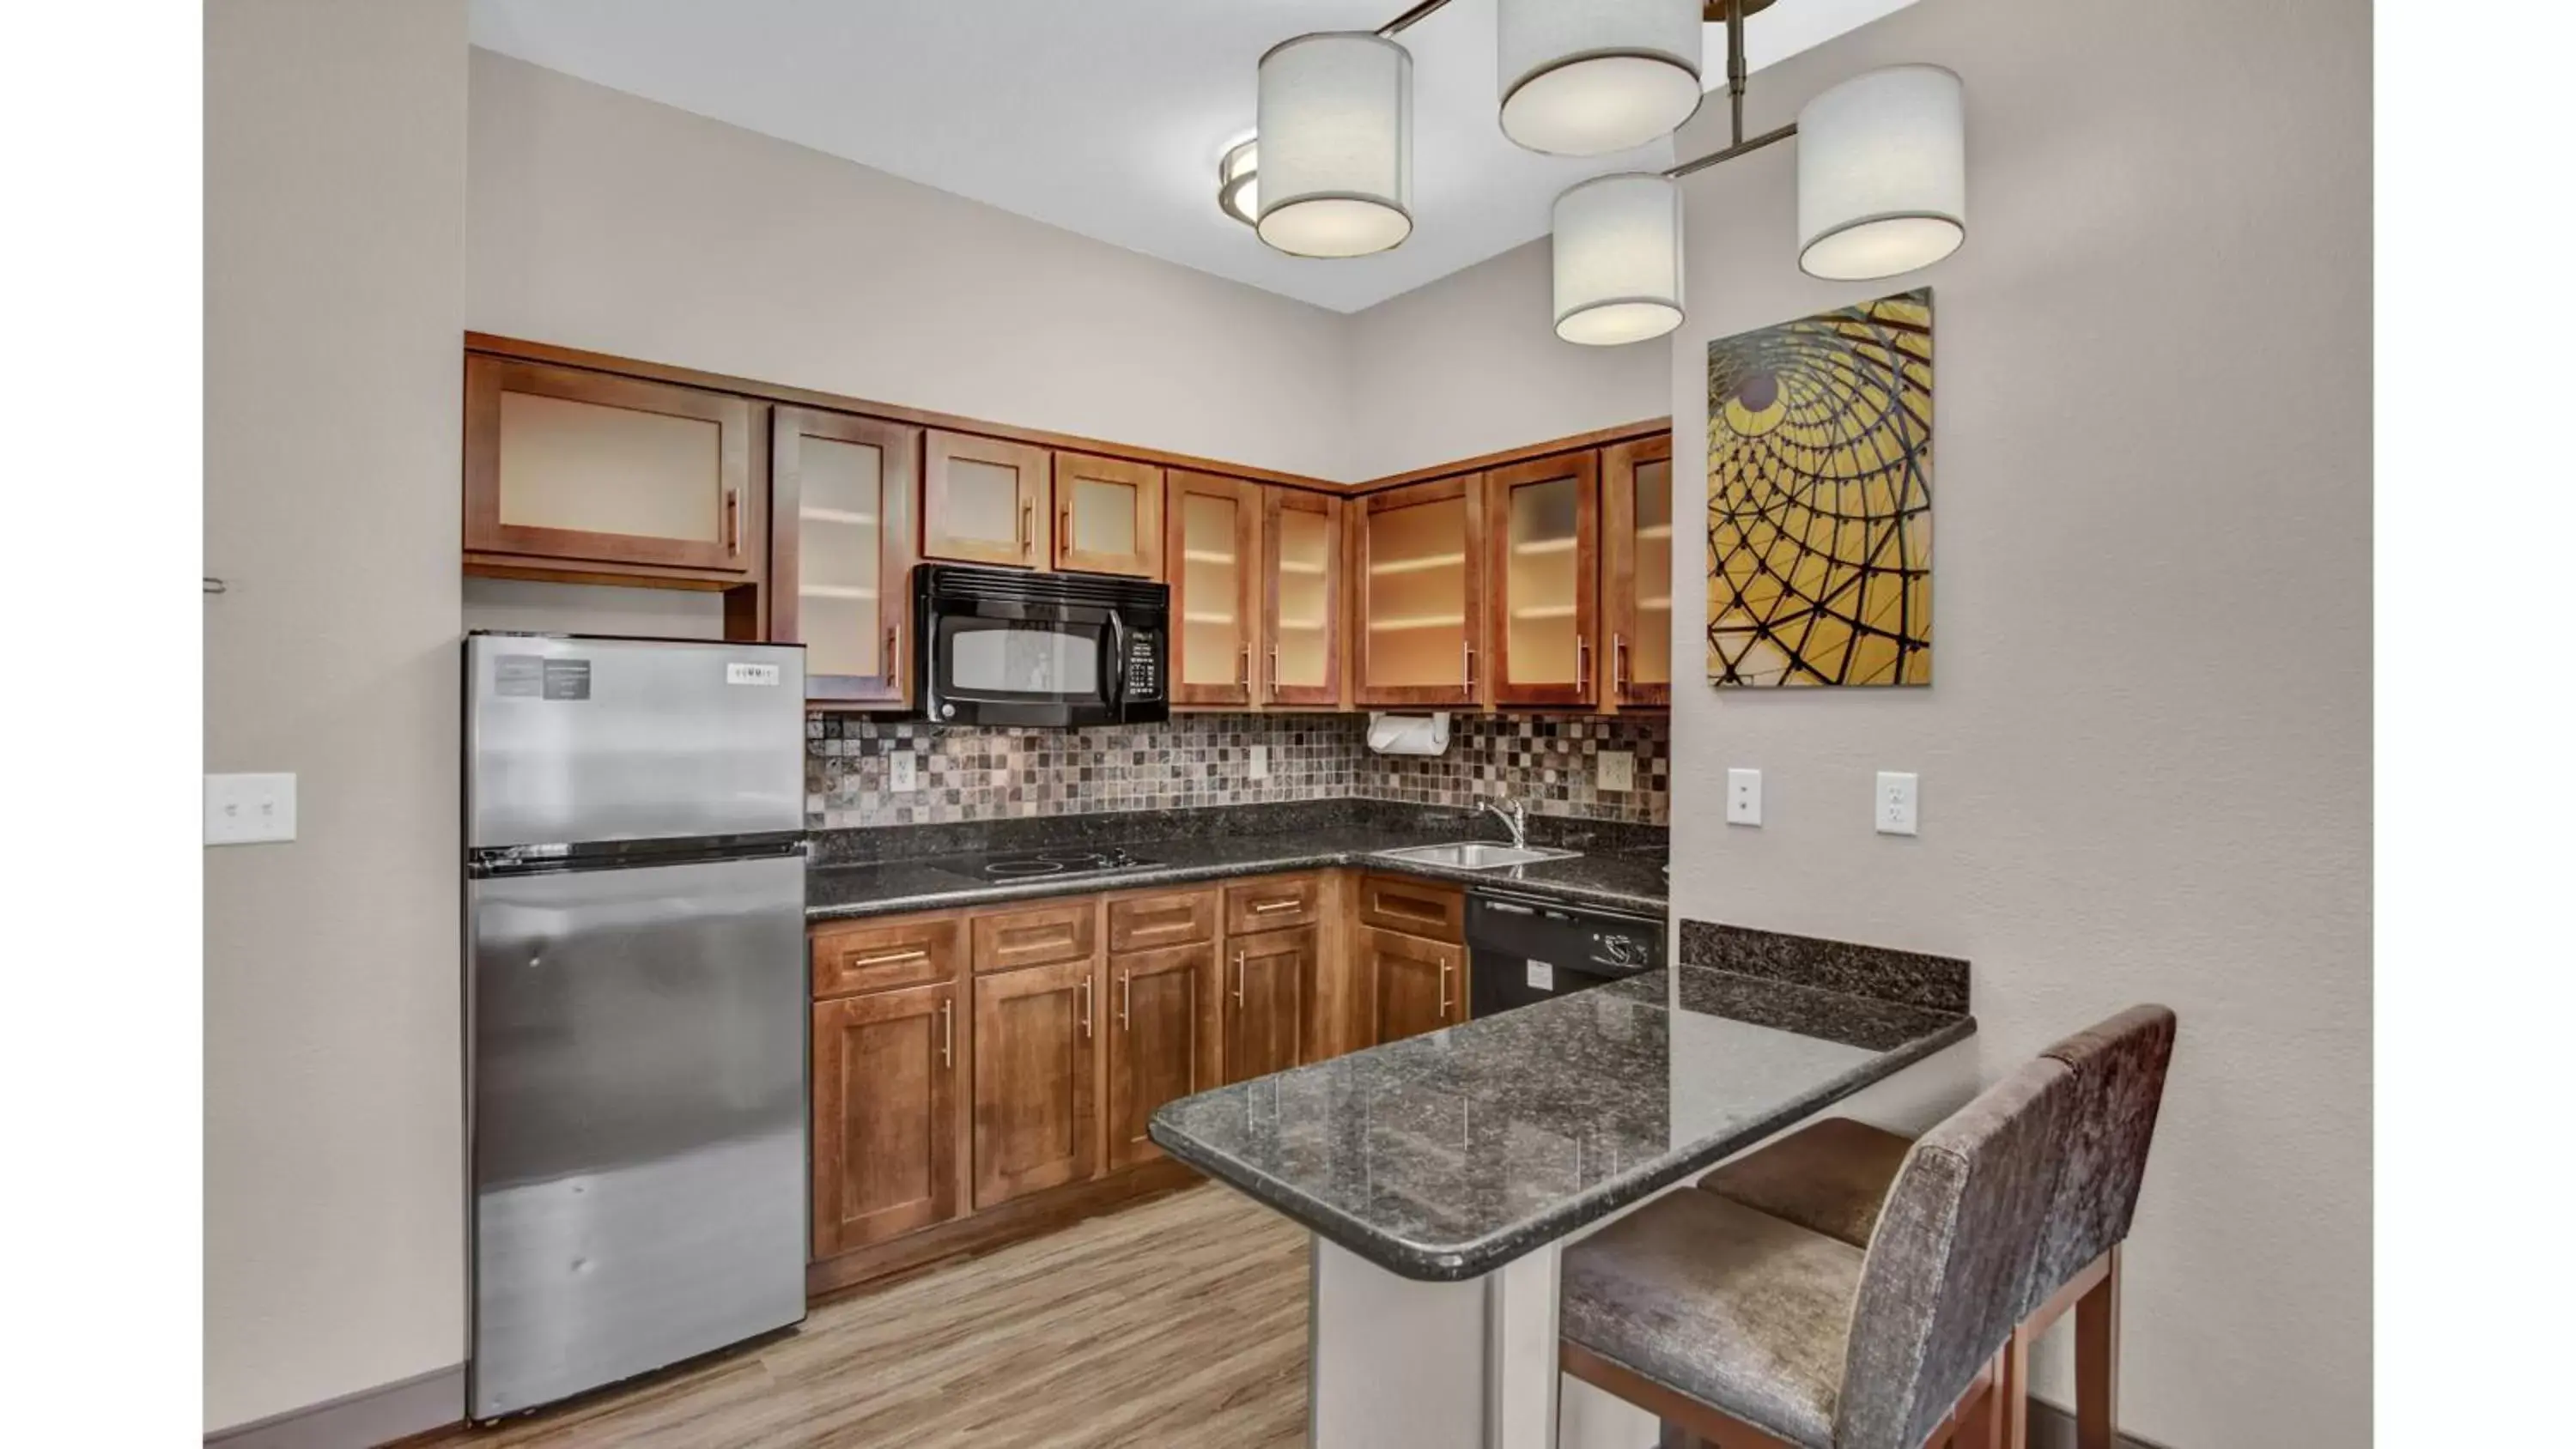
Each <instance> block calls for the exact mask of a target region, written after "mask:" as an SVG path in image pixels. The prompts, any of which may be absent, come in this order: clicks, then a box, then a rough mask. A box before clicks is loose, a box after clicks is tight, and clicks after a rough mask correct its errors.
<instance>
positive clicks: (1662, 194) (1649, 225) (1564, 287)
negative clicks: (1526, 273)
mask: <svg viewBox="0 0 2576 1449" xmlns="http://www.w3.org/2000/svg"><path fill="white" fill-rule="evenodd" d="M1555 230H1556V239H1555V252H1556V335H1557V336H1559V337H1562V338H1564V339H1565V340H1566V341H1568V342H1580V343H1584V344H1586V345H1588V346H1594V347H1606V346H1613V345H1616V344H1618V343H1622V342H1643V341H1645V340H1646V339H1647V338H1649V337H1661V336H1663V335H1664V334H1665V333H1667V332H1670V331H1672V330H1673V329H1674V328H1676V327H1679V326H1680V325H1682V188H1681V183H1679V182H1677V181H1675V180H1673V179H1672V178H1671V177H1669V176H1658V175H1655V174H1653V173H1651V172H1623V173H1621V174H1618V175H1615V176H1596V177H1594V178H1593V179H1592V180H1590V181H1586V182H1584V183H1582V184H1581V185H1579V186H1574V187H1570V188H1568V189H1567V190H1566V192H1565V193H1564V194H1563V195H1561V196H1559V197H1557V199H1556V228H1555Z"/></svg>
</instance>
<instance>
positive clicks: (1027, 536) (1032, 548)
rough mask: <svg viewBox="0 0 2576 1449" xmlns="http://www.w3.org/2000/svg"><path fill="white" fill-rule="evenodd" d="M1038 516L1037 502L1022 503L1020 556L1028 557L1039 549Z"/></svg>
mask: <svg viewBox="0 0 2576 1449" xmlns="http://www.w3.org/2000/svg"><path fill="white" fill-rule="evenodd" d="M1037 516H1038V506H1037V505H1036V504H1034V503H1025V502H1024V503H1022V504H1021V505H1020V557H1022V558H1027V557H1028V556H1029V555H1030V554H1032V553H1034V552H1036V551H1037V537H1038V526H1037Z"/></svg>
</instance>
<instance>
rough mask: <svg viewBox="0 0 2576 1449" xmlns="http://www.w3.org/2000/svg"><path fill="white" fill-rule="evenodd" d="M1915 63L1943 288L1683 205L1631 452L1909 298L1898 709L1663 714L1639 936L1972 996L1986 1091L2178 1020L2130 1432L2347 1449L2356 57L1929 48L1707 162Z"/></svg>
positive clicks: (2353, 1119) (2271, 18) (2364, 801)
mask: <svg viewBox="0 0 2576 1449" xmlns="http://www.w3.org/2000/svg"><path fill="white" fill-rule="evenodd" d="M1908 60H1912V61H1930V62H1934V63H1937V64H1941V65H1946V66H1948V67H1950V68H1951V69H1953V70H1956V71H1957V72H1958V73H1959V74H1960V76H1961V77H1962V78H1963V79H1964V80H1965V82H1966V86H1967V125H1968V187H1969V191H1968V207H1969V215H1968V237H1967V244H1966V246H1965V247H1964V248H1963V249H1962V250H1960V251H1959V252H1958V253H1957V254H1956V255H1955V256H1953V257H1951V258H1950V259H1948V260H1946V261H1943V262H1941V263H1939V264H1937V265H1935V266H1933V267H1931V268H1929V269H1927V270H1925V271H1923V272H1920V273H1916V274H1913V275H1909V276H1906V277H1902V278H1897V279H1893V280H1891V281H1887V282H1882V283H1877V284H1874V285H1869V284H1863V285H1837V284H1829V283H1824V282H1818V281H1815V280H1812V279H1809V278H1807V277H1805V276H1803V275H1802V274H1800V273H1799V272H1798V270H1797V266H1796V258H1795V247H1794V245H1793V239H1792V237H1791V235H1790V232H1791V218H1792V217H1793V216H1794V214H1795V173H1796V163H1797V159H1798V158H1797V151H1796V143H1795V142H1792V143H1790V144H1788V145H1784V146H1779V147H1775V148H1773V149H1771V150H1767V151H1762V152H1758V153H1755V154H1754V155H1752V156H1749V157H1746V158H1744V159H1742V160H1738V161H1734V162H1729V163H1728V164H1726V165H1724V166H1720V167H1717V168H1714V169H1712V170H1709V171H1706V172H1702V173H1700V174H1698V175H1696V176H1694V177H1692V178H1691V179H1690V180H1689V181H1688V182H1687V183H1686V194H1687V197H1688V207H1689V211H1688V227H1689V237H1690V244H1689V248H1690V249H1689V255H1688V264H1689V267H1690V303H1691V316H1690V320H1689V322H1688V323H1687V324H1686V325H1685V326H1684V327H1683V329H1682V330H1681V331H1680V332H1679V333H1677V334H1676V335H1675V341H1674V345H1673V347H1672V351H1671V368H1672V371H1671V406H1672V413H1673V416H1674V420H1675V428H1676V432H1677V435H1678V438H1679V445H1678V446H1677V447H1676V449H1675V452H1676V459H1675V474H1676V477H1677V478H1681V477H1690V476H1696V475H1697V474H1698V473H1699V472H1700V470H1701V468H1702V467H1703V466H1704V461H1705V456H1706V445H1705V442H1704V441H1702V439H1703V437H1704V434H1703V427H1704V419H1705V416H1706V399H1705V396H1704V394H1705V388H1706V376H1707V371H1706V369H1707V346H1708V343H1709V342H1710V341H1711V340H1712V339H1714V338H1721V337H1726V336H1729V335H1731V334H1733V333H1736V332H1740V331H1743V330H1746V329H1749V328H1754V327H1759V326H1764V325H1767V324H1770V323H1774V322H1778V321H1782V320H1784V319H1787V318H1792V317H1798V316H1802V315H1805V314H1807V313H1811V312H1815V311H1819V310H1822V309H1825V308H1829V307H1833V306H1839V305H1843V304H1847V303H1850V302H1853V301H1856V300H1860V299H1863V298H1866V297H1870V296H1876V295H1882V294H1885V293H1888V292H1895V291H1900V290H1904V289H1906V288H1910V287H1913V286H1917V285H1925V284H1928V285H1930V286H1931V288H1932V289H1933V293H1934V309H1933V310H1934V322H1933V327H1934V347H1935V355H1936V364H1935V367H1936V372H1937V374H1938V381H1937V384H1936V387H1937V392H1936V395H1935V397H1934V399H1933V413H1934V427H1935V430H1936V433H1937V436H1938V437H1939V440H1940V441H1939V455H1938V459H1937V461H1936V463H1935V465H1934V476H1933V489H1934V499H1933V522H1934V531H1935V539H1936V542H1935V549H1936V560H1937V561H1936V564H1935V569H1936V574H1937V578H1938V584H1937V588H1936V590H1935V600H1934V604H1933V608H1934V613H1935V624H1934V628H1935V633H1934V637H1935V639H1936V641H1937V642H1936V644H1935V650H1936V652H1937V654H1938V657H1939V660H1940V668H1939V675H1938V678H1937V682H1935V683H1934V684H1933V685H1931V686H1930V687H1929V688H1926V689H1903V690H1899V689H1880V690H1866V691H1861V690H1800V691H1785V692H1765V691H1745V690H1729V691H1725V692H1723V693H1721V692H1717V691H1712V690H1710V689H1709V688H1707V687H1706V686H1705V685H1704V684H1691V683H1687V682H1685V683H1683V684H1679V685H1677V686H1676V687H1675V689H1674V691H1673V694H1674V703H1673V715H1674V719H1673V731H1674V754H1675V762H1674V777H1675V788H1674V799H1673V814H1674V825H1673V855H1672V859H1673V913H1674V915H1675V916H1677V917H1679V916H1691V917H1697V918H1699V919H1702V920H1713V921H1724V922H1731V923H1735V924H1740V925H1746V926H1754V927H1763V928H1768V929H1773V930H1781V931H1792V932H1798V933H1801V934H1805V935H1813V936H1824V937H1831V938H1835V939H1839V940H1851V941H1864V942H1871V943H1875V944H1883V945H1889V946H1899V947H1910V948H1914V949H1917V950H1924V951H1932V952H1937V953H1940V954H1944V955H1952V956H1964V957H1967V958H1968V959H1970V960H1971V961H1973V962H1974V963H1975V997H1976V1001H1975V1007H1976V1013H1977V1019H1978V1022H1979V1025H1980V1032H1979V1035H1978V1036H1977V1038H1976V1039H1975V1047H1976V1051H1975V1053H1974V1055H1975V1057H1976V1058H1977V1060H1976V1063H1975V1066H1976V1068H1977V1071H1978V1073H1979V1074H1980V1075H1982V1076H1983V1077H1985V1078H1987V1079H1992V1078H1993V1077H1995V1076H1997V1075H1999V1074H2000V1073H2001V1072H2003V1071H2004V1070H2005V1069H2006V1068H2007V1067H2009V1066H2010V1065H2012V1064H2014V1063H2016V1062H2018V1061H2021V1060H2023V1059H2025V1058H2027V1057H2028V1056H2029V1055H2030V1054H2031V1053H2033V1052H2036V1051H2037V1050H2038V1049H2039V1048H2040V1047H2041V1046H2043V1045H2045V1044H2046V1043H2047V1042H2049V1041H2050V1040H2051V1039H2053V1038H2055V1037H2056V1036H2058V1035H2059V1034H2061V1033H2063V1032H2065V1031H2068V1030H2070V1029H2072V1028H2074V1027H2077V1026H2080V1025H2083V1024H2086V1023H2088V1022H2091V1021H2094V1020H2096V1019H2098V1018H2100V1017H2103V1016H2106V1015H2108V1014H2109V1013H2110V1012H2112V1011H2113V1010H2115V1009H2117V1008H2119V1007H2122V1006H2125V1005H2128V1004H2130V1003H2133V1002H2138V1001H2161V1002H2163V1003H2165V1004H2167V1005H2169V1006H2171V1007H2173V1008H2174V1009H2175V1010H2176V1011H2177V1012H2179V1013H2180V1015H2181V1021H2182V1030H2181V1040H2180V1045H2179V1046H2178V1048H2177V1050H2176V1052H2175V1055H2174V1063H2173V1074H2172V1077H2171V1080H2170V1085H2169V1088H2168V1094H2167V1097H2166V1101H2165V1112H2164V1117H2163V1121H2162V1123H2161V1125H2160V1127H2159V1129H2158V1134H2157V1142H2156V1146H2155V1154H2154V1158H2153V1160H2152V1161H2151V1162H2150V1164H2149V1166H2148V1170H2147V1180H2146V1188H2145V1193H2144V1196H2143V1199H2142V1201H2141V1202H2140V1205H2139V1212H2138V1219H2137V1226H2136V1231H2135V1236H2134V1237H2133V1238H2132V1239H2131V1242H2130V1250H2131V1251H2130V1254H2129V1257H2128V1260H2127V1261H2128V1266H2129V1273H2130V1277H2129V1285H2128V1289H2127V1297H2126V1304H2125V1319H2124V1322H2125V1330H2124V1338H2123V1345H2122V1346H2123V1350H2124V1360H2123V1365H2122V1384H2121V1395H2122V1398H2121V1402H2122V1408H2123V1419H2124V1423H2125V1426H2126V1427H2127V1428H2129V1429H2130V1430H2131V1431H2133V1432H2135V1433H2137V1434H2140V1435H2142V1436H2144V1437H2146V1438H2149V1439H2152V1440H2155V1441H2158V1442H2160V1443H2165V1444H2171V1445H2176V1446H2183V1445H2189V1446H2192V1449H2234V1446H2246V1449H2252V1446H2275V1445H2286V1444H2316V1445H2325V1444H2332V1445H2338V1446H2345V1445H2363V1444H2367V1443H2369V1442H2370V1437H2371V1425H2370V1385H2371V1378H2370V1370H2371V1363H2370V1347H2371V1288H2370V1282H2371V1278H2370V1270H2371V1260H2370V1245H2371V1205H2370V1186H2371V1150H2370V1096H2371V1077H2370V1051H2371V1048H2370V1011H2371V1005H2370V844H2371V815H2370V750H2371V734H2370V718H2371V716H2370V710H2371V704H2370V681H2371V669H2370V536H2371V500H2370V480H2371V455H2370V436H2371V412H2370V407H2371V404H2370V393H2371V349H2370V343H2371V330H2370V328H2371V313H2370V278H2371V253H2370V216H2371V212H2370V206H2371V178H2370V16H2369V10H2368V8H2367V7H2366V6H2361V5H2355V4H2349V3H2327V0H2283V3H2275V4H2268V5H2242V4H2229V3H2225V0H2183V3H2180V4H2177V5H2162V6H2155V7H2150V8H2140V7H2137V6H2121V5H2099V4H2088V5H2069V4H2063V3H2058V0H1923V3H1921V4H1917V5H1914V6H1911V7H1909V8H1907V9H1904V10H1900V11H1898V12H1896V13H1895V14H1893V15H1891V16H1888V17H1887V18H1885V19H1883V20H1881V21H1878V22H1876V23H1874V24H1871V25H1869V26H1866V27H1864V28H1862V29H1860V30H1857V31H1854V32H1852V33H1850V34H1848V35H1844V36H1842V37H1840V38H1838V39H1836V40H1833V41H1830V42H1828V43H1826V44H1825V45H1823V46H1821V47H1819V48H1817V49H1815V50H1813V51H1810V52H1808V53H1806V54H1804V55H1800V56H1798V57H1795V58H1794V59H1792V60H1790V61H1788V62H1786V63H1784V64H1783V65H1780V66H1778V67H1775V68H1773V69H1770V70H1766V71H1764V72H1762V73H1761V74H1760V75H1757V76H1756V77H1754V82H1753V88H1752V93H1753V101H1754V104H1753V107H1752V114H1751V115H1750V116H1748V118H1747V123H1748V125H1751V126H1754V127H1756V128H1758V129H1768V128H1769V127H1771V126H1774V125H1777V124H1779V123H1780V122H1781V121H1784V120H1787V119H1788V118H1789V117H1790V116H1791V115H1792V114H1794V112H1795V110H1796V108H1797V107H1798V105H1799V104H1801V103H1802V102H1803V101H1804V100H1805V99H1806V98H1807V97H1808V96H1810V95H1812V94H1814V93H1815V92H1816V91H1817V90H1819V89H1821V88H1823V87H1824V86H1826V85H1829V84H1832V83H1833V82H1835V81H1838V80H1840V79H1842V78H1844V77H1846V76H1849V75H1852V74H1855V73H1857V72H1859V71H1862V70H1865V69H1868V68H1870V67H1873V66H1878V65H1884V64H1889V63H1893V62H1897V61H1908ZM1712 121H1714V122H1715V124H1714V125H1713V124H1712ZM1722 126H1723V121H1722V118H1716V117H1709V116H1705V115H1704V117H1703V119H1702V120H1701V121H1699V122H1696V123H1694V125H1693V126H1692V128H1691V134H1689V135H1687V136H1686V137H1685V138H1684V141H1685V144H1684V145H1683V147H1682V150H1683V152H1684V154H1691V155H1696V154H1699V153H1700V152H1702V151H1705V150H1708V149H1712V148H1713V147H1714V146H1715V145H1716V144H1717V143H1718V135H1717V131H1718V130H1719V129H1721V128H1722ZM1529 305H1533V306H1535V305H1537V301H1536V298H1535V297H1533V298H1532V299H1531V302H1530V304H1529ZM1676 544H1677V545H1678V553H1677V555H1676V558H1675V569H1674V576H1675V577H1676V578H1677V579H1687V578H1691V577H1693V576H1695V575H1703V574H1704V572H1705V561H1704V560H1703V559H1702V557H1701V554H1702V552H1703V547H1702V543H1701V540H1700V538H1699V537H1698V535H1697V534H1696V532H1695V531H1690V530H1684V531H1682V532H1680V533H1679V534H1678V535H1677V537H1676ZM1694 597H1697V595H1694ZM1674 602H1675V605H1676V608H1675V611H1674V613H1675V621H1674V623H1675V635H1674V640H1673V645H1674V659H1675V660H1676V662H1677V665H1680V666H1683V667H1685V668H1686V667H1687V663H1688V661H1692V660H1696V659H1700V658H1701V657H1702V656H1703V655H1704V654H1705V647H1704V643H1703V641H1702V639H1701V637H1700V630H1701V628H1702V624H1703V620H1702V614H1703V612H1704V609H1703V606H1702V605H1701V604H1699V603H1687V602H1685V601H1684V599H1683V598H1681V597H1679V596H1677V597H1676V598H1675V600H1674ZM1687 677H1688V676H1687V675H1686V676H1685V678H1686V679H1687ZM1729 766H1750V767H1755V768H1759V769H1761V770H1762V771H1763V772H1764V786H1765V800H1764V808H1765V815H1766V819H1765V822H1764V825H1763V827H1762V828H1761V829H1759V830H1748V829H1744V828H1741V827H1729V826H1727V825H1726V824H1725V823H1724V822H1723V809H1722V796H1723V790H1724V779H1725V775H1724V772H1725V770H1726V769H1727V768H1728V767H1729ZM1882 769H1893V770H1914V771H1918V772H1920V774H1921V777H1922V797H1921V798H1922V806H1921V810H1922V816H1921V820H1922V834H1921V835H1920V836H1919V837H1918V838H1914V839H1904V838H1899V837H1895V836H1883V835H1877V834H1874V833H1873V832H1872V830H1871V826H1870V791H1871V779H1872V774H1873V772H1875V771H1878V770H1882ZM1953 1055H1961V1054H1953ZM1905 1125H1913V1124H1912V1123H1907V1124H1905ZM2058 1337H2060V1338H2061V1340H2062V1337H2063V1336H2062V1335H2059V1336H2058ZM2059 1352H2060V1346H2059V1345H2054V1344H2053V1345H2051V1346H2050V1357H2051V1359H2052V1362H2050V1363H2048V1364H2047V1365H2046V1366H2045V1367H2046V1370H2047V1371H2046V1372H2045V1373H2044V1374H2043V1376H2042V1379H2041V1383H2040V1387H2041V1389H2042V1390H2043V1392H2046V1393H2048V1394H2049V1395H2050V1396H2051V1397H2054V1398H2057V1399H2058V1400H2059V1401H2060V1402H2064V1401H2065V1396H2066V1393H2067V1381H2066V1380H2065V1379H2064V1378H2063V1377H2062V1376H2061V1375H2059V1374H2058V1372H2057V1370H2058V1369H2059V1367H2060V1366H2061V1365H2059V1364H2058V1363H2056V1362H2054V1361H2053V1360H2054V1359H2055V1358H2056V1357H2057V1355H2058V1354H2059Z"/></svg>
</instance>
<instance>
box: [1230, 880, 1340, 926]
mask: <svg viewBox="0 0 2576 1449" xmlns="http://www.w3.org/2000/svg"><path fill="white" fill-rule="evenodd" d="M1322 884H1323V881H1322V878H1321V877H1319V876H1311V875H1284V876H1279V877H1276V878H1274V879H1271V880H1256V881H1246V882H1245V883H1243V884H1242V885H1232V886H1227V887H1226V888H1225V933H1226V934H1227V935H1229V936H1240V935H1243V934H1244V933H1246V932H1248V931H1284V930H1287V929H1288V928H1290V927H1292V926H1311V925H1313V924H1315V921H1316V918H1317V916H1318V915H1319V914H1320V907H1319V905H1318V903H1317V902H1318V897H1319V895H1320V889H1321V886H1322Z"/></svg>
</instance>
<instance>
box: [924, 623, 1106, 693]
mask: <svg viewBox="0 0 2576 1449" xmlns="http://www.w3.org/2000/svg"><path fill="white" fill-rule="evenodd" d="M940 623H941V626H942V627H941V634H942V635H943V637H942V639H941V640H940V647H941V648H942V649H943V650H945V651H946V653H947V658H948V679H947V686H948V692H949V693H951V694H953V695H955V696H957V697H958V698H960V699H981V700H993V701H996V702H1006V703H1017V702H1022V701H1026V702H1030V703H1036V702H1041V701H1043V702H1047V703H1076V702H1082V701H1094V700H1098V699H1099V698H1100V660H1101V635H1102V634H1103V632H1104V630H1103V629H1102V628H1101V626H1099V625H1096V624H1087V623H1085V624H1075V623H1055V622H1037V621H1030V620H1017V619H1012V620H1003V619H943V620H941V621H940Z"/></svg>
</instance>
